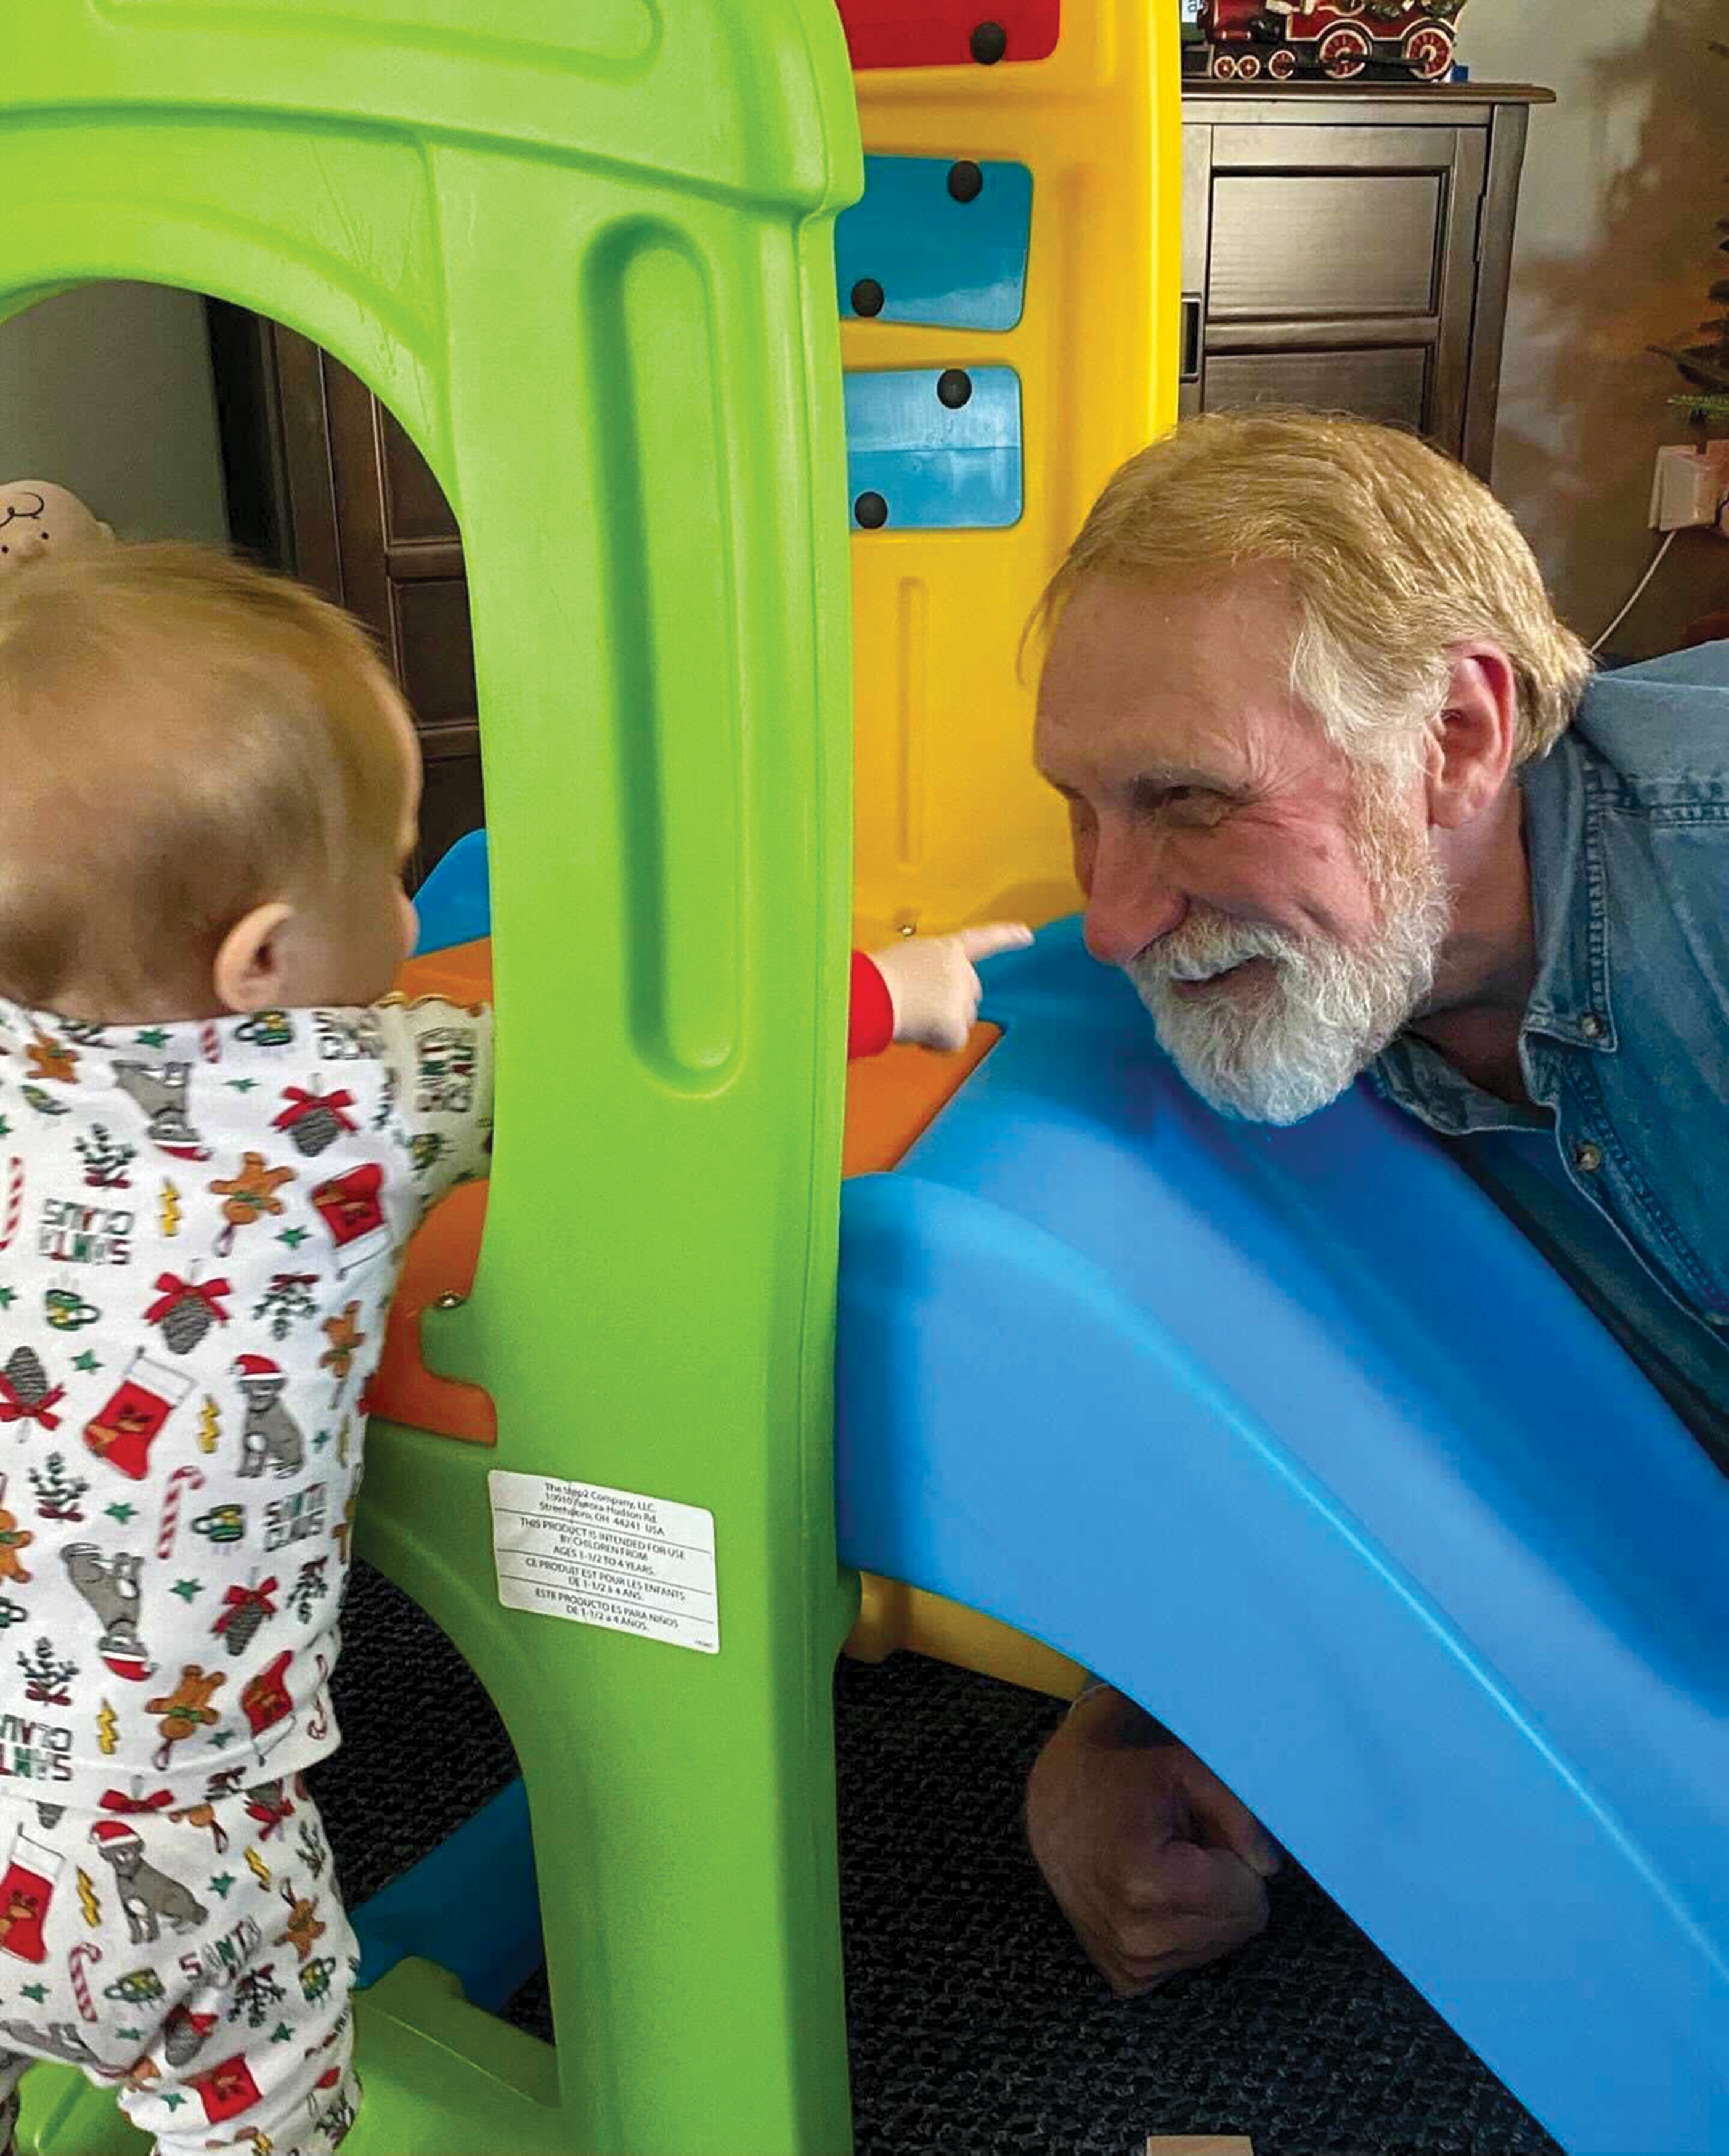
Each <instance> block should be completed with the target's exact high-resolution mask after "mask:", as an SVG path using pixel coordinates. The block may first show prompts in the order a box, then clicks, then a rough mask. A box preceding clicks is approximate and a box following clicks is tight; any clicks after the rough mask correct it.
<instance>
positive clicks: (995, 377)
mask: <svg viewBox="0 0 1729 2156" xmlns="http://www.w3.org/2000/svg"><path fill="white" fill-rule="evenodd" d="M956 377H960V378H961V379H962V380H963V381H964V382H966V383H967V386H968V392H969V393H968V394H967V399H966V402H965V403H962V404H959V405H957V406H955V407H953V408H951V407H950V406H949V405H947V404H946V403H944V402H943V400H942V398H941V395H940V394H939V388H940V385H941V384H942V383H944V382H952V381H954V380H955V378H956ZM846 437H847V491H848V493H849V496H850V498H851V505H852V507H851V515H852V524H853V529H854V531H868V530H875V529H876V528H877V527H878V526H883V525H885V526H887V527H888V528H889V529H890V530H898V531H916V530H923V531H935V530H943V529H948V530H957V531H958V530H962V529H972V530H983V529H995V528H1000V527H1001V526H1004V525H1008V524H1013V523H1016V522H1018V521H1019V518H1020V513H1021V385H1020V377H1019V376H1018V374H1017V373H1016V372H1015V371H1014V369H1013V367H967V368H959V367H916V368H907V369H905V370H896V371H895V372H884V373H870V374H849V375H848V376H847V377H846ZM872 496H875V498H876V500H877V501H879V502H880V504H881V506H882V507H883V510H884V511H885V514H884V515H882V516H875V517H874V518H873V516H872V515H870V514H869V513H864V514H861V504H863V505H864V506H865V508H866V510H867V511H868V510H869V508H870V497H872Z"/></svg>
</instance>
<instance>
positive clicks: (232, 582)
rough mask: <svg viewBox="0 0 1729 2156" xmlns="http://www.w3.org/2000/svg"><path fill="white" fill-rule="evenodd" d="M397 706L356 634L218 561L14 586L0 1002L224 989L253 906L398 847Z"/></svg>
mask: <svg viewBox="0 0 1729 2156" xmlns="http://www.w3.org/2000/svg"><path fill="white" fill-rule="evenodd" d="M396 701H397V697H396V691H395V689H394V687H393V686H392V683H391V680H390V677H389V675H388V674H387V672H386V670H385V669H384V667H383V665H382V663H381V662H380V660H379V659H378V657H377V654H376V652H375V651H374V650H373V649H372V644H370V642H369V641H368V640H367V635H366V634H365V632H364V631H363V630H362V629H361V627H360V625H359V624H358V623H357V622H355V621H353V620H351V619H350V618H349V617H348V616H347V615H346V614H345V613H341V611H340V610H339V609H338V608H336V607H333V606H331V605H329V604H327V603H326V602H325V601H324V600H323V599H321V598H318V597H317V596H316V594H315V593H311V592H310V591H308V590H306V589H305V587H304V586H302V585H300V584H295V583H289V582H288V581H287V580H286V579H285V578H283V577H272V576H268V575H266V574H265V573H264V572H263V571H261V570H259V569H255V568H253V567H249V566H248V565H247V564H246V563H244V562H238V561H233V560H230V559H229V558H228V557H226V556H224V555H222V554H218V553H215V552H211V551H210V550H209V549H208V548H205V547H190V546H179V545H150V546H131V547H125V546H123V547H105V548H102V549H100V550H94V549H93V550H91V551H90V552H83V553H79V554H69V555H66V556H64V557H59V558H58V559H54V560H48V561H43V562H32V563H30V564H28V566H26V567H22V568H20V569H18V570H17V571H16V572H13V574H12V575H11V576H9V577H5V578H3V579H0V801H3V808H0V995H5V996H8V997H9V998H12V999H13V1001H15V1002H18V1003H21V1004H25V1005H26V1006H28V1007H29V1008H32V1009H53V1008H54V1005H55V1004H56V1000H57V998H62V997H64V996H66V995H68V994H69V992H70V991H72V990H73V989H74V988H75V989H76V990H77V991H78V993H80V995H83V996H85V997H90V996H92V995H95V996H97V997H100V998H103V999H105V1000H106V1001H108V1002H109V1003H110V1004H112V1005H113V1006H114V1007H115V1008H121V1007H123V1006H124V1007H128V1008H140V1009H142V1008H146V1007H147V1004H145V1003H141V1001H140V999H141V998H150V997H151V996H153V995H155V996H160V995H163V994H170V993H177V992H178V991H180V990H182V989H184V988H187V987H189V986H192V985H193V984H195V983H201V984H202V986H203V988H204V989H205V990H208V982H209V969H210V966H211V963H212V962H213V959H214V957H215V955H216V952H217V951H218V948H219V947H220V945H221V942H222V939H223V937H224V936H225V935H226V933H227V932H228V930H229V929H230V928H231V927H233V925H234V924H235V922H236V921H239V920H240V919H241V918H242V917H243V916H244V915H245V914H246V913H247V912H249V911H250V910H251V909H252V908H253V907H254V906H258V905H260V904H263V903H264V902H266V901H269V900H270V899H272V898H275V897H278V896H283V895H285V894H290V893H294V894H302V895H305V894H310V893H314V892H322V891H327V890H331V889H333V888H334V887H335V885H336V881H337V880H338V879H340V878H341V875H342V874H343V872H344V870H345V868H346V865H348V863H349V862H350V861H351V860H352V859H353V858H354V857H355V850H356V845H357V840H360V839H367V840H372V839H376V840H377V841H379V842H382V843H387V844H394V843H395V832H394V829H393V826H394V824H395V820H396V819H398V817H399V816H400V814H401V813H402V798H403V793H402V750H401V747H400V742H399V737H398V735H397V734H396V732H395V731H394V729H393V727H392V722H391V719H390V716H389V715H390V711H391V708H392V706H393V705H394V704H395V702H396Z"/></svg>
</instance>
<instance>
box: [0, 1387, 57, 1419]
mask: <svg viewBox="0 0 1729 2156" xmlns="http://www.w3.org/2000/svg"><path fill="white" fill-rule="evenodd" d="M65 1397H66V1388H65V1387H64V1385H56V1386H54V1389H53V1390H52V1391H50V1392H46V1393H44V1394H43V1395H42V1398H41V1399H39V1400H23V1399H19V1398H18V1390H17V1388H16V1387H15V1386H14V1385H13V1382H12V1380H11V1378H0V1422H39V1423H40V1424H42V1427H43V1428H44V1430H58V1429H59V1426H60V1418H59V1416H58V1415H57V1414H52V1413H50V1410H51V1409H54V1408H55V1407H58V1406H59V1403H60V1402H61V1401H62V1400H63V1399H65Z"/></svg>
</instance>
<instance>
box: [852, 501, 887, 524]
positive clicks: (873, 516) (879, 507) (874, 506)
mask: <svg viewBox="0 0 1729 2156" xmlns="http://www.w3.org/2000/svg"><path fill="white" fill-rule="evenodd" d="M853 514H854V516H856V517H857V518H858V520H859V523H860V524H862V525H863V526H864V529H865V530H866V531H880V529H881V527H882V526H884V525H885V524H886V523H887V522H888V521H889V505H888V504H887V502H885V500H883V498H882V496H881V495H880V494H861V495H859V499H858V500H856V501H855V502H854V504H853Z"/></svg>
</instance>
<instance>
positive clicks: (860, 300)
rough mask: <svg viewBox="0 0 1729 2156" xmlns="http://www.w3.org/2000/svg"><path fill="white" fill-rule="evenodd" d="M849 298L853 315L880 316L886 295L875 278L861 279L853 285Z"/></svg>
mask: <svg viewBox="0 0 1729 2156" xmlns="http://www.w3.org/2000/svg"><path fill="white" fill-rule="evenodd" d="M851 296H852V302H853V312H854V314H855V315H880V313H881V312H882V311H883V302H884V300H885V299H886V298H887V297H888V295H887V294H886V293H885V291H884V290H883V288H882V286H881V285H879V284H878V283H877V281H876V280H875V277H861V278H860V279H859V281H858V283H857V284H856V285H854V287H853V290H852V295H851Z"/></svg>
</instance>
